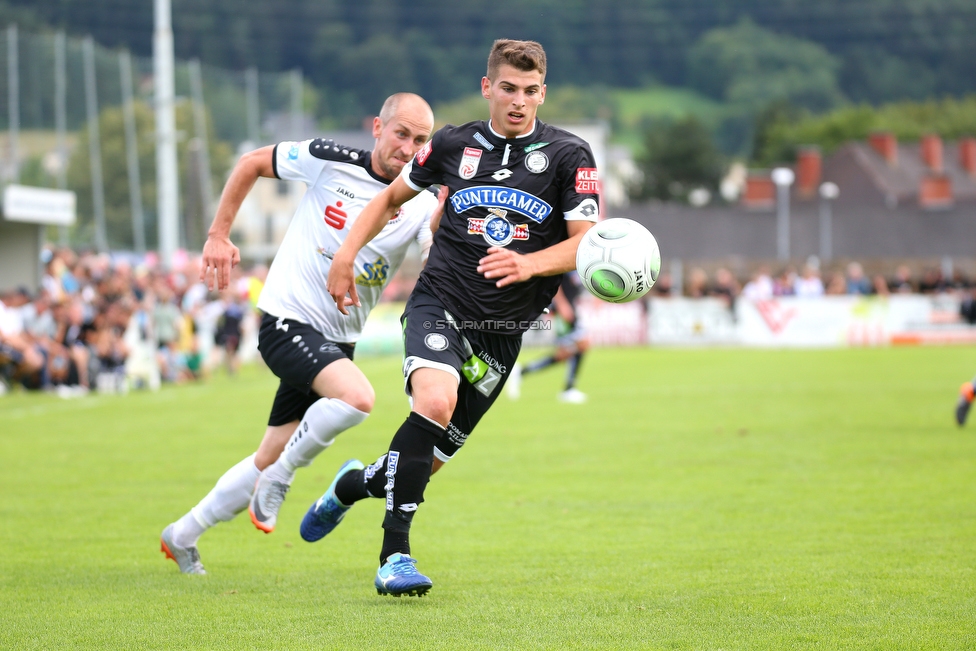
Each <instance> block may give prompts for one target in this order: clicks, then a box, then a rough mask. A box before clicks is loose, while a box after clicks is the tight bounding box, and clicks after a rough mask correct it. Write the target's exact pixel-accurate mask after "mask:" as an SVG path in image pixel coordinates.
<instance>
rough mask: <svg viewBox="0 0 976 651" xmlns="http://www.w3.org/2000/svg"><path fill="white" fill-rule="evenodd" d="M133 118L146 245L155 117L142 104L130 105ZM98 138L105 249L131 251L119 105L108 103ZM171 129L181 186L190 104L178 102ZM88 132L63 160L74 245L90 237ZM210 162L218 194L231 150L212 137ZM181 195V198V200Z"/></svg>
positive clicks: (152, 231) (150, 230)
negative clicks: (72, 206) (73, 214)
mask: <svg viewBox="0 0 976 651" xmlns="http://www.w3.org/2000/svg"><path fill="white" fill-rule="evenodd" d="M133 107H134V112H135V118H136V132H137V152H138V157H139V177H140V182H141V191H142V204H143V211H144V215H145V217H146V239H147V245H148V246H149V247H150V248H152V247H155V246H156V237H157V233H156V217H155V215H156V145H155V138H156V136H155V129H156V121H155V117H154V115H153V111H152V109H151V108H150V107H149V106H148V105H147V104H145V103H143V102H135V103H134V104H133ZM207 120H208V125H209V126H208V133H213V121H212V120H211V119H210V116H209V114H208V115H207ZM98 129H99V135H100V136H101V139H100V143H101V150H102V151H101V153H102V156H101V161H102V179H103V187H104V194H105V224H106V230H107V232H108V240H109V247H110V248H113V249H131V248H132V246H133V232H132V210H131V203H130V198H129V176H128V171H127V170H128V168H127V160H128V159H127V156H126V143H125V129H124V123H123V116H122V109H121V108H119V107H110V108H106V109H104V110H102V112H101V113H100V115H99V119H98ZM176 129H177V133H178V135H179V136H180V137H179V140H178V144H177V160H178V161H179V167H180V169H179V175H180V184H181V186H182V187H181V190H182V188H183V187H186V184H187V183H188V182H190V180H189V179H188V176H187V174H188V171H187V160H188V156H187V154H186V151H187V144H188V142H189V136H190V134H192V133H193V115H192V106H191V104H190V103H189V102H186V101H184V102H181V103H179V104H177V107H176ZM88 143H89V133H88V130H87V129H85V130H84V131H83V132H82V133H81V135H80V137H79V138H78V143H77V145H76V146H75V148H74V151H73V152H72V154H71V157H70V159H69V161H68V188H69V189H70V190H73V191H74V192H75V193H76V194H77V211H78V222H77V224H76V225H75V227H74V230H73V233H72V241H73V242H74V243H75V244H80V245H90V244H92V243H94V241H95V227H94V201H93V199H92V186H91V164H90V160H91V159H90V156H89V150H88ZM209 153H210V166H211V172H212V176H213V184H214V192H215V194H216V195H218V196H219V191H220V188H221V187H223V179H224V177H225V175H226V174H227V170H228V168H229V166H230V164H231V162H232V161H231V148H230V146H229V145H228V144H227V143H225V142H221V141H218V140H215V139H211V141H210V151H209ZM181 199H182V198H181Z"/></svg>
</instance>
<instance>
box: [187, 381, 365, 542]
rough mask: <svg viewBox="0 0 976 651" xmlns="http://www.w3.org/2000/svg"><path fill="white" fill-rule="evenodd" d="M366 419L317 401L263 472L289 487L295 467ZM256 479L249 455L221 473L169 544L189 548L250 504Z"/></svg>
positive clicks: (341, 404) (339, 405) (359, 413)
mask: <svg viewBox="0 0 976 651" xmlns="http://www.w3.org/2000/svg"><path fill="white" fill-rule="evenodd" d="M367 416H369V414H367V413H365V412H362V411H359V410H358V409H355V408H353V407H350V406H349V405H347V404H346V403H344V402H342V401H341V400H336V399H330V398H320V399H319V400H317V401H316V402H315V403H314V404H312V406H311V407H309V408H308V411H306V412H305V417H304V418H303V419H302V422H301V423H300V424H299V425H298V429H297V430H295V433H294V434H293V435H292V437H291V439H289V440H288V444H287V445H285V450H284V452H282V453H281V456H280V457H278V460H277V461H275V462H274V463H273V464H271V465H270V466H268V467H267V469H266V470H265V471H264V472H265V473H266V474H267V476H268V478H270V479H273V480H275V481H278V482H281V483H283V484H291V481H292V479H293V478H294V477H295V469H296V468H301V467H303V466H307V465H309V464H310V463H312V460H313V459H315V457H316V456H318V454H319V453H320V452H322V450H324V449H325V448H327V447H329V446H330V445H332V441H333V440H335V437H336V436H338V435H339V433H340V432H343V431H345V430H347V429H349V428H350V427H354V426H356V425H358V424H359V423H361V422H363V421H364V420H366V417H367ZM260 476H261V471H260V470H258V469H257V466H255V465H254V455H253V454H252V455H251V456H249V457H248V458H246V459H244V460H243V461H241V462H240V463H238V464H237V465H235V466H234V467H233V468H231V469H230V470H228V471H227V472H225V473H224V476H223V477H221V478H220V479H218V480H217V485H216V486H214V487H213V489H212V490H211V491H210V492H209V493H207V496H206V497H204V498H203V499H202V500H200V503H199V504H197V505H196V506H194V507H193V508H192V509H190V512H189V513H187V514H186V515H184V516H183V517H182V518H180V519H179V520H177V521H176V526H174V527H173V542H174V543H176V544H177V545H179V546H180V547H192V546H193V545H196V543H197V539H198V538H199V537H200V535H201V534H203V532H204V531H206V530H207V529H209V528H210V527H212V526H214V525H216V524H217V523H218V522H227V521H229V520H232V519H234V516H236V515H237V514H238V513H240V512H241V511H243V510H244V509H246V508H247V506H248V504H250V502H251V494H252V493H253V492H254V484H255V482H257V480H258V477H260Z"/></svg>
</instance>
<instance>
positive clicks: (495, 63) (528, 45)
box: [488, 38, 546, 80]
mask: <svg viewBox="0 0 976 651" xmlns="http://www.w3.org/2000/svg"><path fill="white" fill-rule="evenodd" d="M506 64H507V65H510V66H512V67H513V68H515V69H516V70H521V71H523V72H530V71H532V70H538V71H539V72H541V73H542V79H543V80H545V78H546V51H545V50H543V49H542V45H540V44H539V43H536V42H535V41H514V40H512V39H508V38H500V39H498V40H497V41H495V42H494V43H493V44H492V46H491V52H490V53H489V54H488V79H491V80H494V79H495V76H496V75H497V74H498V68H499V67H501V66H503V65H506Z"/></svg>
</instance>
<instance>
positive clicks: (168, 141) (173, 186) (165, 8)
mask: <svg viewBox="0 0 976 651" xmlns="http://www.w3.org/2000/svg"><path fill="white" fill-rule="evenodd" d="M154 9H155V31H154V33H153V72H154V83H155V87H156V206H157V213H158V215H157V219H158V221H159V258H160V261H161V262H162V264H163V267H164V268H165V269H170V268H171V267H172V264H173V254H174V253H176V247H177V243H178V242H179V235H180V224H179V200H180V194H179V192H180V189H179V177H178V172H177V170H178V167H177V163H176V118H175V116H174V111H173V103H174V82H173V28H172V11H171V9H170V1H169V0H154Z"/></svg>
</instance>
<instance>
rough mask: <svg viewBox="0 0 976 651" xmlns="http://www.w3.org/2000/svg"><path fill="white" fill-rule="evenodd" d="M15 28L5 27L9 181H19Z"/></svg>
mask: <svg viewBox="0 0 976 651" xmlns="http://www.w3.org/2000/svg"><path fill="white" fill-rule="evenodd" d="M17 54H18V47H17V26H16V25H10V26H9V27H7V114H8V117H9V118H10V123H9V125H8V128H9V129H10V171H9V174H10V180H11V181H12V182H13V183H17V182H19V181H20V72H19V71H20V64H19V61H18V56H17Z"/></svg>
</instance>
